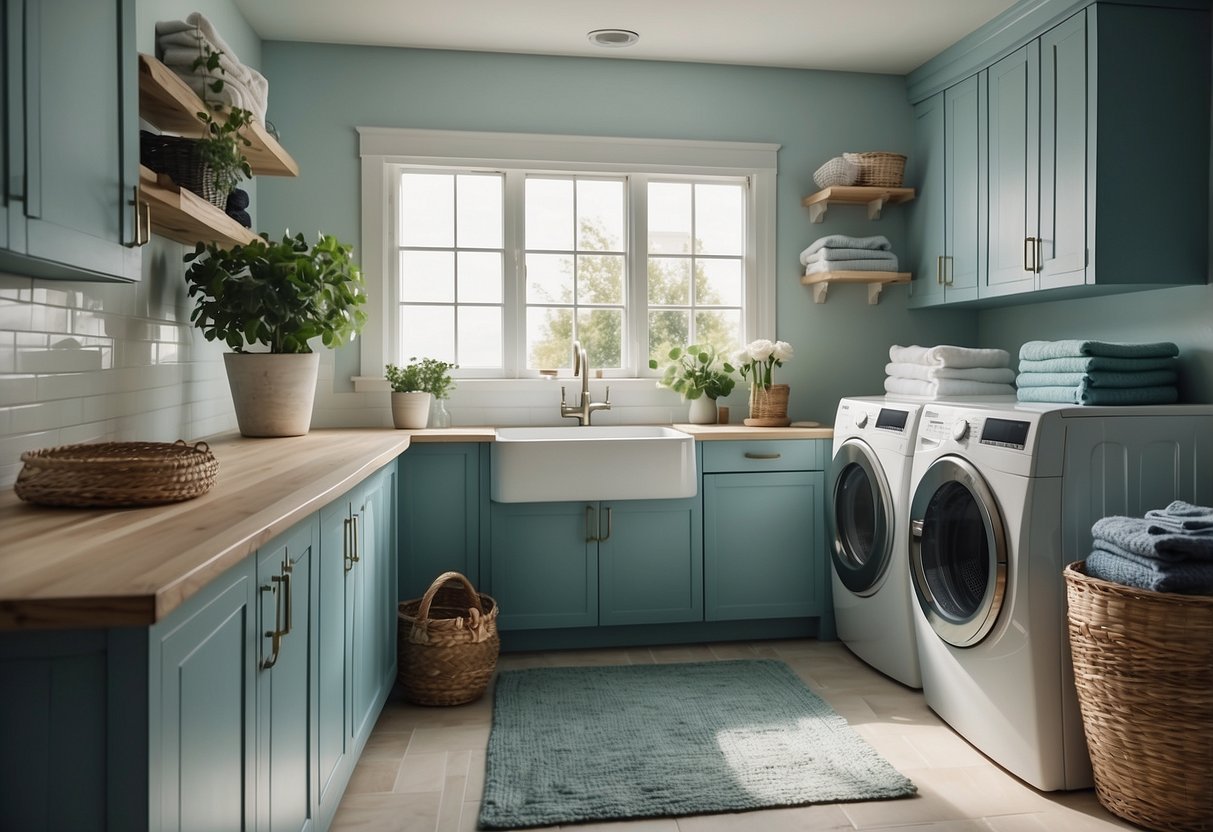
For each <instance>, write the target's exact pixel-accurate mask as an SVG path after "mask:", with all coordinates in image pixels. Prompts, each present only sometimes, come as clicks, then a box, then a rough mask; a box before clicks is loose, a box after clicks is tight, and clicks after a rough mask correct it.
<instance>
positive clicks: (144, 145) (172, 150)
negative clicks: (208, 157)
mask: <svg viewBox="0 0 1213 832" xmlns="http://www.w3.org/2000/svg"><path fill="white" fill-rule="evenodd" d="M197 145H198V142H197V141H195V140H194V139H187V138H183V137H181V136H162V135H158V134H156V133H151V132H149V131H147V130H140V131H139V161H140V162H141V163H143V164H144V165H146V166H147V167H148V168H149V169H151V170H154V171H155V172H156V173H163V174H166V175H167V176H168V177H169V178H170V179H172V180H173V181H174V182H176V183H177V184H178V185H180V186H181V187H182V188H185V189H186V190H187V191H193V192H194V193H196V194H198V196H200V197H202V198H203V199H205V200H206V201H207V202H209V203H211V204H212V205H214V206H215V207H217V208H223V207H225V206H226V205H227V192H225V191H220V190H219V189H218V188H216V187H215V177H214V175H213V174H212V173H211V168H210V165H207V164H206V163H205V162H203V161H202V160H201V159H200V158H198V153H197Z"/></svg>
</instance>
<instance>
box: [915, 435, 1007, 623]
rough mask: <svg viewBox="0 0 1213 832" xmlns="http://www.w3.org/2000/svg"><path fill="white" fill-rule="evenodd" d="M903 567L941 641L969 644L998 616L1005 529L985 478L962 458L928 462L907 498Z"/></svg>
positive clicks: (1004, 562) (1004, 570)
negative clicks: (905, 560)
mask: <svg viewBox="0 0 1213 832" xmlns="http://www.w3.org/2000/svg"><path fill="white" fill-rule="evenodd" d="M910 574H911V575H912V576H913V581H914V593H915V595H917V596H918V603H919V605H920V606H921V607H922V611H923V613H924V614H925V615H926V618H927V621H928V622H930V624H931V627H932V628H933V629H934V630H935V632H936V633H937V634H938V635H939V637H940V638H941V639H943V640H944V641H946V642H947V643H948V644H952V645H955V646H957V647H972V646H973V645H975V644H977V643H979V642H980V641H981V640H982V639H984V638H985V637H986V635H987V634H988V633H989V632H990V630H991V629H992V628H993V627H994V623H995V621H997V620H998V612H999V610H1000V609H1001V608H1002V603H1003V597H1004V596H1005V594H1006V589H1007V536H1006V527H1005V525H1004V523H1003V521H1002V515H1001V513H1000V512H999V510H998V504H997V503H996V502H995V500H994V495H993V493H992V492H991V491H990V487H989V485H987V484H986V481H985V479H984V478H983V477H982V476H981V474H980V473H979V472H978V471H977V469H976V468H974V467H973V465H972V464H971V463H969V462H968V461H967V460H965V459H963V458H961V457H958V456H943V457H940V458H939V459H937V460H935V461H934V462H933V463H931V466H930V467H929V468H927V470H926V471H925V472H924V473H923V475H922V478H921V479H920V480H919V482H918V485H917V486H916V487H915V489H914V498H913V501H912V502H911V505H910Z"/></svg>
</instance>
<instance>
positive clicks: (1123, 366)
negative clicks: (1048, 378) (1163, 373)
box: [1019, 355, 1175, 373]
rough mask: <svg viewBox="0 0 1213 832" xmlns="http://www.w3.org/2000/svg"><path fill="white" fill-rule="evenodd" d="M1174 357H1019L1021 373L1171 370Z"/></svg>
mask: <svg viewBox="0 0 1213 832" xmlns="http://www.w3.org/2000/svg"><path fill="white" fill-rule="evenodd" d="M1173 369H1175V359H1174V358H1107V357H1105V356H1102V355H1082V356H1079V355H1071V356H1067V357H1066V358H1041V359H1037V360H1036V361H1033V360H1032V359H1030V358H1024V359H1021V360H1020V362H1019V372H1021V373H1086V372H1089V371H1091V370H1112V371H1114V372H1118V373H1136V372H1141V371H1143V370H1173Z"/></svg>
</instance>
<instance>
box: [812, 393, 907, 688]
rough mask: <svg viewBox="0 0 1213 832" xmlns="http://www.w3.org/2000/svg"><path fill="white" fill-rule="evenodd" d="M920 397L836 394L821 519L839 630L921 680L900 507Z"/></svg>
mask: <svg viewBox="0 0 1213 832" xmlns="http://www.w3.org/2000/svg"><path fill="white" fill-rule="evenodd" d="M922 405H923V403H922V402H921V401H920V402H907V401H900V400H894V399H890V398H886V397H884V396H865V397H855V398H846V399H842V400H841V401H840V402H839V403H838V412H837V415H836V417H835V419H834V458H833V462H832V463H831V465H830V473H829V478H828V480H827V483H828V486H829V488H828V491H827V494H828V495H829V500H828V509H827V512H826V518H827V522H828V526H829V531H828V538H827V539H828V540H829V542H830V557H831V560H832V561H833V569H832V575H833V578H832V580H833V596H834V620H835V624H836V626H837V629H838V637H839V638H840V639H841V640H842V641H843V643H845V644H846V645H847V647H849V648H850V650H851V651H852V652H853V653H854V654H855V655H856V656H858V657H859V658H861V659H863V661H865V662H867V663H868V664H869V665H871V666H872V667H874V668H875V669H876V670H879V671H880V672H881V673H883V674H885V675H886V676H890V677H892V678H893V679H896V680H897V681H898V682H901V683H902V684H903V685H909V686H910V687H912V688H920V687H922V675H921V673H920V672H919V668H918V646H917V643H916V641H915V637H914V629H913V619H912V617H911V611H910V580H909V571H908V565H907V564H908V559H907V558H908V551H909V544H908V542H907V539H908V529H909V525H908V523H907V521H906V510H907V506H908V503H909V487H910V463H911V460H912V459H913V453H914V436H915V431H916V429H917V426H918V416H919V413H920V412H921V410H922Z"/></svg>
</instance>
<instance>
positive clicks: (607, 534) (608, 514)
mask: <svg viewBox="0 0 1213 832" xmlns="http://www.w3.org/2000/svg"><path fill="white" fill-rule="evenodd" d="M606 515H607V533H606V535H605V536H604V537H600V538H598V542H599V543H606V542H607V541H608V540H610V539H611V509H610V508H609V507H608V508H607V510H606Z"/></svg>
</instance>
